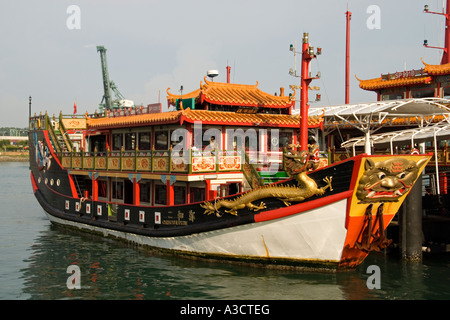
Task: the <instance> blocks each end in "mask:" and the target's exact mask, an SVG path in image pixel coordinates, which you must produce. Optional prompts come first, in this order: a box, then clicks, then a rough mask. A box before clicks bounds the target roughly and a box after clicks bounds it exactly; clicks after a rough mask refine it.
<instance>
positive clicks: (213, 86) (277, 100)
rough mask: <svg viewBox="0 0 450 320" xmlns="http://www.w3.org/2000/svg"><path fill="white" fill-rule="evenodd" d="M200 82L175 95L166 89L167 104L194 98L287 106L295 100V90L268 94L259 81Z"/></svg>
mask: <svg viewBox="0 0 450 320" xmlns="http://www.w3.org/2000/svg"><path fill="white" fill-rule="evenodd" d="M204 81H205V83H204V84H203V83H202V82H200V88H199V89H197V90H195V91H192V92H190V93H187V94H183V95H182V96H181V95H175V94H172V93H170V92H169V90H170V88H168V89H167V100H168V102H169V105H175V104H176V100H177V99H181V97H183V99H189V98H194V99H195V100H196V102H197V103H203V102H204V101H206V102H209V103H211V104H217V105H228V106H243V107H263V108H287V107H291V106H292V105H293V104H294V101H295V98H294V96H295V91H294V94H293V95H291V96H285V95H284V92H283V90H282V91H281V93H280V96H275V95H271V94H268V93H266V92H263V91H261V90H260V89H258V85H259V83H258V82H256V84H255V85H245V84H235V83H223V82H213V81H208V80H206V77H205V78H204Z"/></svg>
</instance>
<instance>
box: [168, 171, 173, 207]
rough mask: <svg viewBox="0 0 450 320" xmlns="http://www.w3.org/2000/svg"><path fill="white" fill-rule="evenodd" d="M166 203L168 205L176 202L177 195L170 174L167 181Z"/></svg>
mask: <svg viewBox="0 0 450 320" xmlns="http://www.w3.org/2000/svg"><path fill="white" fill-rule="evenodd" d="M166 197H167V198H166V203H167V205H168V206H173V205H174V204H175V196H174V191H173V183H171V182H170V176H167V182H166Z"/></svg>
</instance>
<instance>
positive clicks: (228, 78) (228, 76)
mask: <svg viewBox="0 0 450 320" xmlns="http://www.w3.org/2000/svg"><path fill="white" fill-rule="evenodd" d="M230 70H231V67H230V66H227V83H230Z"/></svg>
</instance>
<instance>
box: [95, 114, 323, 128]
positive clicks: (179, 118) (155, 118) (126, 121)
mask: <svg viewBox="0 0 450 320" xmlns="http://www.w3.org/2000/svg"><path fill="white" fill-rule="evenodd" d="M195 121H201V122H202V124H219V125H239V126H255V125H258V126H261V127H285V128H297V127H298V126H299V125H300V116H299V115H296V116H294V115H282V114H261V113H253V114H249V113H236V112H225V111H207V110H191V109H185V110H181V111H170V112H162V113H150V114H141V115H130V116H121V117H116V118H107V117H105V118H95V119H88V120H87V127H88V129H108V128H125V127H141V126H148V125H159V124H171V123H179V124H180V125H181V124H183V123H184V122H189V123H194V122H195ZM322 123H323V118H322V117H309V119H308V124H309V127H311V128H314V127H320V126H321V125H322Z"/></svg>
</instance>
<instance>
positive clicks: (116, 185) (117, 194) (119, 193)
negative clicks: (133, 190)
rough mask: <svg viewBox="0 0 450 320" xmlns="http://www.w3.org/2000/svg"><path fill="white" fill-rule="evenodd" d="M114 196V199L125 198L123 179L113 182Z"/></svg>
mask: <svg viewBox="0 0 450 320" xmlns="http://www.w3.org/2000/svg"><path fill="white" fill-rule="evenodd" d="M112 197H113V198H114V199H119V200H123V181H113V182H112Z"/></svg>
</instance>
